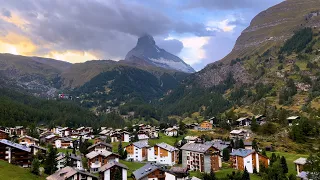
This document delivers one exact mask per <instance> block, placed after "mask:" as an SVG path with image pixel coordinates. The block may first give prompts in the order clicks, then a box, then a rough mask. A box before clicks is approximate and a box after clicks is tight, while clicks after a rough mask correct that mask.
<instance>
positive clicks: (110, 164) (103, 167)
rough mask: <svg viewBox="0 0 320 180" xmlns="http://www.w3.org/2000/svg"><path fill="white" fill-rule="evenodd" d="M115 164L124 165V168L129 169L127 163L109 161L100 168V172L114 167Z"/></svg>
mask: <svg viewBox="0 0 320 180" xmlns="http://www.w3.org/2000/svg"><path fill="white" fill-rule="evenodd" d="M113 166H119V167H122V168H124V169H129V168H128V167H127V166H126V165H124V164H121V163H119V162H111V163H107V164H105V165H103V166H102V167H101V168H100V172H103V171H106V170H108V169H110V168H112V167H113Z"/></svg>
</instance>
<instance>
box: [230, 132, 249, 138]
mask: <svg viewBox="0 0 320 180" xmlns="http://www.w3.org/2000/svg"><path fill="white" fill-rule="evenodd" d="M249 137H250V133H249V132H248V131H247V130H245V129H239V130H232V131H231V132H230V139H243V140H245V139H248V138H249Z"/></svg>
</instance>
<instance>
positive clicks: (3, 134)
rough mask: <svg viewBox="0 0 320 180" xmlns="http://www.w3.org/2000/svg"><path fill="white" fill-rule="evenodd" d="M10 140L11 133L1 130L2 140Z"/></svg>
mask: <svg viewBox="0 0 320 180" xmlns="http://www.w3.org/2000/svg"><path fill="white" fill-rule="evenodd" d="M8 138H9V133H8V132H6V131H5V130H0V139H8Z"/></svg>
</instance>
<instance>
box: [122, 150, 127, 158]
mask: <svg viewBox="0 0 320 180" xmlns="http://www.w3.org/2000/svg"><path fill="white" fill-rule="evenodd" d="M127 156H128V152H127V151H126V150H124V151H123V154H122V159H127Z"/></svg>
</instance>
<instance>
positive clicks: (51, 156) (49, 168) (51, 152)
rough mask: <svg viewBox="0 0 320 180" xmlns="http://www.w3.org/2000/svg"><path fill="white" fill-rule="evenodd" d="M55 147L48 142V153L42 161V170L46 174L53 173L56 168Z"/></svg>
mask: <svg viewBox="0 0 320 180" xmlns="http://www.w3.org/2000/svg"><path fill="white" fill-rule="evenodd" d="M56 158H57V149H55V148H53V146H52V145H51V144H50V145H49V147H48V153H47V156H46V159H45V162H44V172H45V173H46V174H53V173H54V172H55V171H56V170H57V160H56Z"/></svg>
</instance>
